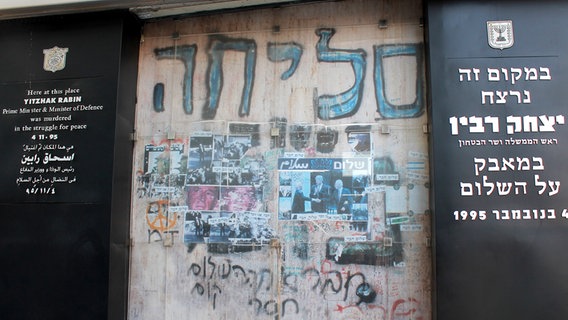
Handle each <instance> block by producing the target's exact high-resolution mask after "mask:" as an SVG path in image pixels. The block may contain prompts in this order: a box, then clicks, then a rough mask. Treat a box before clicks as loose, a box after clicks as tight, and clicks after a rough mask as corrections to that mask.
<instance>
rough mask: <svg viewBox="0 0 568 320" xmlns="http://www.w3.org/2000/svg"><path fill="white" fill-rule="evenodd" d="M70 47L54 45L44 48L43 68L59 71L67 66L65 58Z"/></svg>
mask: <svg viewBox="0 0 568 320" xmlns="http://www.w3.org/2000/svg"><path fill="white" fill-rule="evenodd" d="M68 51H69V48H59V47H53V48H51V49H44V50H43V70H45V71H51V72H55V71H59V70H63V69H64V68H65V59H66V57H67V52H68Z"/></svg>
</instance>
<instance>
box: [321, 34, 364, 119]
mask: <svg viewBox="0 0 568 320" xmlns="http://www.w3.org/2000/svg"><path fill="white" fill-rule="evenodd" d="M316 34H317V35H318V36H319V37H320V39H319V41H318V43H317V45H316V50H317V58H318V61H322V62H350V63H351V67H352V68H353V71H354V72H355V84H354V85H353V86H352V87H351V88H350V89H349V90H347V91H345V92H342V93H340V94H339V95H323V96H319V97H317V99H316V100H315V101H314V102H315V103H316V104H317V105H316V106H315V107H316V109H317V111H318V117H319V118H320V119H323V120H329V119H339V118H345V117H348V116H351V115H353V114H355V113H356V112H357V110H359V105H360V104H361V96H362V95H363V89H362V88H363V82H364V79H365V69H366V65H367V63H366V60H365V59H366V56H367V53H366V52H365V51H364V50H363V49H357V50H335V49H330V48H329V40H330V39H331V37H332V36H333V35H334V34H335V30H334V29H318V30H316Z"/></svg>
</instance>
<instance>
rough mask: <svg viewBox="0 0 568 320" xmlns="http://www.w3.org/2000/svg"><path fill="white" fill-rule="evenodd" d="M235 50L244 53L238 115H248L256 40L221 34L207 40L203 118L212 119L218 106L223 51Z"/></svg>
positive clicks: (221, 81) (221, 85)
mask: <svg viewBox="0 0 568 320" xmlns="http://www.w3.org/2000/svg"><path fill="white" fill-rule="evenodd" d="M227 50H235V51H241V52H244V53H245V70H244V81H245V83H244V86H243V94H242V98H241V105H240V107H239V116H241V117H242V116H248V115H249V113H250V100H251V96H252V87H253V80H254V69H255V66H256V42H255V41H254V40H249V39H231V38H227V37H223V36H211V37H210V42H209V66H208V67H207V78H208V81H207V91H208V95H207V96H208V101H207V103H206V105H205V106H204V107H203V113H202V117H203V119H213V118H215V114H216V113H217V108H218V107H219V98H220V97H221V89H222V88H223V56H224V55H225V51H227Z"/></svg>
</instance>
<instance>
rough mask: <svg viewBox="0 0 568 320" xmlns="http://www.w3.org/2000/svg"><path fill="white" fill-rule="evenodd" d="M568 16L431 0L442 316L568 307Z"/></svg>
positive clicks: (563, 314)
mask: <svg viewBox="0 0 568 320" xmlns="http://www.w3.org/2000/svg"><path fill="white" fill-rule="evenodd" d="M566 14H568V5H567V4H566V3H564V2H561V1H544V2H538V3H536V2H527V1H490V2H483V3H477V2H471V1H451V2H450V1H429V3H428V44H429V47H428V48H429V60H428V61H429V84H430V95H431V110H430V111H431V112H430V115H431V121H432V127H433V133H432V136H433V143H432V149H431V152H432V169H433V170H432V176H433V186H434V193H433V198H432V199H433V202H432V204H433V213H434V227H435V229H434V230H435V231H434V233H435V247H434V248H435V251H434V253H435V255H434V257H435V288H436V294H435V300H434V301H435V308H434V310H435V317H436V319H448V320H450V319H452V320H453V319H564V318H567V317H568V304H566V298H567V297H568V284H567V283H566V281H564V280H565V279H567V278H568V269H567V268H566V267H565V266H566V265H568V256H567V255H565V254H564V253H563V249H564V245H565V244H566V243H567V242H568V220H567V218H568V203H567V202H566V199H567V197H568V189H567V187H568V185H567V184H568V175H567V174H568V161H566V158H567V148H566V144H567V143H568V123H567V122H566V121H568V118H567V115H568V114H567V110H568V102H567V100H566V97H565V96H566V92H567V91H566V83H567V81H568V74H567V70H568V59H567V58H568V57H567V56H566V53H567V52H568V39H566V37H563V36H560V35H561V34H562V33H563V30H565V29H567V28H568V22H566V19H565V17H566Z"/></svg>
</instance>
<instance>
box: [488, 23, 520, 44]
mask: <svg viewBox="0 0 568 320" xmlns="http://www.w3.org/2000/svg"><path fill="white" fill-rule="evenodd" d="M487 41H488V42H489V46H490V47H491V48H493V49H499V50H503V49H507V48H510V47H512V46H513V43H515V39H514V37H513V21H511V20H505V21H487Z"/></svg>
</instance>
